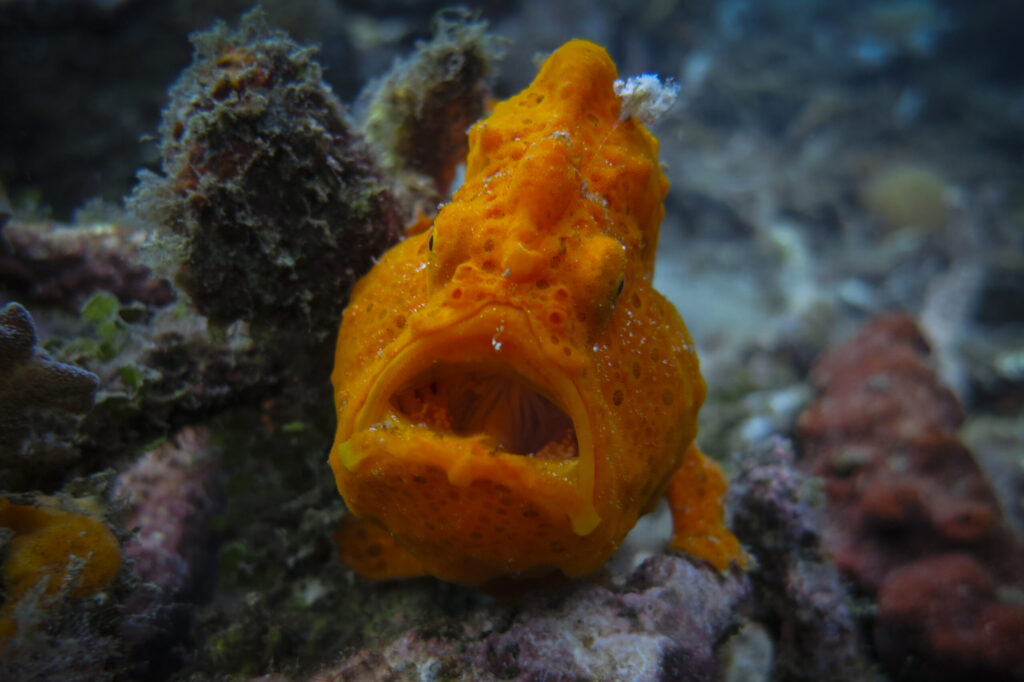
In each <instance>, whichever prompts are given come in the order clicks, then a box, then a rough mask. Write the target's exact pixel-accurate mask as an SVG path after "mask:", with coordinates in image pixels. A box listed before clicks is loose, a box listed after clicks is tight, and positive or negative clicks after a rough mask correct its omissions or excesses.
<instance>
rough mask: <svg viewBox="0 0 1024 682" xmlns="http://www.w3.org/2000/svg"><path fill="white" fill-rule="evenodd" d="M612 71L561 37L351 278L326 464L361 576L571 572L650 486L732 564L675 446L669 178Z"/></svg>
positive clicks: (688, 356) (684, 430) (682, 391)
mask: <svg viewBox="0 0 1024 682" xmlns="http://www.w3.org/2000/svg"><path fill="white" fill-rule="evenodd" d="M615 79H616V70H615V65H614V63H613V62H612V61H611V59H610V58H609V56H608V54H607V53H606V52H605V51H604V49H602V48H601V47H599V46H597V45H594V44H593V43H589V42H586V41H581V40H574V41H571V42H569V43H566V44H565V45H563V46H562V47H561V48H560V49H559V50H558V51H556V52H555V53H554V54H553V55H551V57H550V58H549V59H548V60H547V61H546V62H545V64H544V65H543V66H542V67H541V69H540V73H539V74H538V75H537V77H536V79H535V80H534V82H533V83H532V84H531V85H530V87H528V88H527V89H526V90H524V91H523V92H521V93H520V94H518V95H517V96H515V97H513V98H511V99H509V100H508V101H505V102H502V103H499V104H498V105H496V106H495V108H494V111H493V112H492V113H491V114H490V115H489V116H488V117H487V118H486V119H484V120H482V121H480V122H478V123H477V124H476V125H475V126H473V128H472V129H471V130H470V132H469V143H470V151H469V156H468V159H467V161H466V177H465V181H464V183H463V185H462V186H461V187H460V188H459V190H458V191H457V192H456V193H455V196H454V197H453V199H452V201H451V203H449V204H447V205H445V206H444V207H443V208H442V209H441V211H440V212H439V213H438V215H437V218H436V220H435V221H434V224H433V225H432V226H431V227H430V229H428V230H425V231H423V232H421V233H419V234H416V235H413V236H410V237H408V238H407V239H405V240H404V241H403V242H401V243H400V244H398V245H397V246H395V247H393V248H392V249H391V250H390V251H388V252H387V253H386V254H385V255H384V256H383V258H382V259H381V260H380V262H379V263H377V265H376V266H375V267H374V268H373V269H372V270H371V271H370V273H369V274H367V275H366V276H365V277H364V278H363V279H362V280H361V281H360V282H359V283H358V284H357V285H356V287H355V289H354V290H353V292H352V297H351V302H350V304H349V306H348V308H347V309H346V310H345V314H344V319H343V321H342V323H341V329H340V333H339V336H338V345H337V354H336V363H335V368H334V374H333V377H332V379H333V382H334V391H335V392H334V396H335V403H336V406H337V416H338V430H337V435H336V439H335V442H334V445H333V447H332V449H331V453H330V464H331V467H332V468H333V470H334V475H335V477H336V479H337V485H338V490H339V491H340V492H341V494H342V496H343V497H344V498H345V501H346V503H347V504H348V507H349V509H350V510H351V512H352V516H349V517H347V519H346V522H345V524H344V525H343V527H342V530H341V531H340V532H339V534H338V541H339V544H340V545H341V552H342V557H343V558H344V559H345V560H346V561H347V562H348V563H349V564H350V565H352V566H353V567H354V568H355V569H356V570H357V572H359V573H361V574H362V575H364V576H367V577H371V578H392V577H402V576H412V575H421V574H430V575H434V576H437V577H439V578H442V579H444V580H448V581H451V582H456V583H462V584H466V585H479V584H483V583H486V582H488V581H491V580H493V579H496V578H504V577H512V578H527V577H533V576H538V575H541V574H544V573H548V572H553V571H561V572H562V573H564V574H565V575H567V576H571V577H572V576H581V575H584V574H587V573H589V572H592V571H594V570H595V569H597V568H599V567H600V566H601V565H602V564H603V563H604V562H605V560H606V559H607V558H608V557H609V556H610V555H611V554H612V553H613V552H614V551H615V549H616V547H617V546H618V545H619V543H620V542H621V541H622V539H623V537H625V535H626V533H627V532H628V531H629V530H630V529H631V528H632V527H633V525H634V524H635V523H636V521H637V519H638V518H639V516H640V515H642V514H644V513H646V512H648V511H650V510H651V509H652V508H653V507H654V506H656V504H657V502H658V500H659V499H660V498H661V497H662V496H663V495H665V494H666V493H667V494H668V497H669V503H670V506H671V508H672V512H673V521H674V524H675V528H674V536H673V538H672V541H671V546H672V547H673V548H677V549H684V550H686V551H689V552H690V553H692V554H695V555H697V556H699V557H702V558H703V559H706V560H708V561H709V562H710V563H711V564H713V565H714V566H716V567H718V568H719V569H724V568H725V567H726V566H727V565H728V564H729V562H730V561H731V560H738V561H741V562H742V557H743V553H742V550H741V549H740V547H739V545H738V543H737V542H736V540H735V538H734V537H733V535H732V534H731V533H730V532H729V531H728V530H727V529H726V528H725V527H724V526H723V524H722V507H721V500H720V498H721V496H722V493H723V492H724V490H725V479H724V476H723V475H722V472H721V471H720V469H719V468H718V467H717V466H716V465H715V464H714V463H713V462H711V461H710V460H708V459H706V458H705V457H704V455H703V454H701V453H700V452H699V451H698V450H697V448H696V447H695V446H694V437H695V435H696V431H697V411H698V410H699V408H700V406H701V403H702V402H703V400H704V393H705V387H704V381H703V379H702V377H701V375H700V371H699V368H698V361H697V356H696V354H695V351H694V346H693V342H692V341H691V339H690V336H689V334H688V332H687V330H686V327H685V326H684V324H683V321H682V319H681V318H680V316H679V314H678V313H677V312H676V310H675V308H674V307H673V306H672V305H671V304H670V303H668V302H667V301H666V300H665V299H664V298H663V297H662V296H661V295H660V294H659V293H658V292H657V291H655V290H654V289H653V288H652V286H651V278H652V275H653V269H654V253H655V249H656V247H657V243H658V229H659V225H660V223H661V219H662V217H663V216H664V208H663V207H662V201H663V199H664V197H665V194H666V192H667V190H668V180H667V179H666V178H665V175H664V174H663V173H662V172H661V170H660V168H659V166H658V143H657V140H656V139H655V138H654V137H653V136H652V135H651V134H650V133H649V132H648V131H647V129H646V128H645V127H644V126H643V125H642V124H641V123H639V122H638V121H636V120H633V119H632V118H628V117H623V116H622V101H621V99H620V98H619V97H618V96H617V95H616V93H615V90H614V82H615Z"/></svg>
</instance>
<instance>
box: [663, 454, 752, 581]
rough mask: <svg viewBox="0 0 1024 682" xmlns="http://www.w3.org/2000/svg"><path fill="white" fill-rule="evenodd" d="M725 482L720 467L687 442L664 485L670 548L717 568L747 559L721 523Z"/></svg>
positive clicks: (741, 564)
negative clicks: (670, 526) (665, 485)
mask: <svg viewBox="0 0 1024 682" xmlns="http://www.w3.org/2000/svg"><path fill="white" fill-rule="evenodd" d="M727 484H728V481H727V480H726V478H725V474H724V473H723V472H722V469H721V468H720V467H719V466H718V464H716V463H715V462H713V461H712V460H710V459H708V457H707V456H705V455H704V453H703V452H701V451H700V450H699V449H698V448H697V446H696V445H695V444H694V445H691V446H690V448H689V449H688V450H687V451H686V454H685V455H684V456H683V463H682V465H681V466H680V467H679V469H678V470H677V471H676V472H675V474H673V475H672V478H671V479H670V480H669V484H668V491H667V493H666V494H667V496H668V505H669V509H670V510H671V511H672V539H671V540H670V541H669V548H670V549H680V550H683V551H684V552H688V553H690V554H693V555H694V556H697V557H700V558H701V559H704V560H706V561H707V562H708V563H710V564H711V565H712V566H714V567H715V568H717V569H718V570H719V571H724V570H725V569H727V568H728V567H729V564H730V562H733V561H735V562H737V563H738V564H739V565H740V566H744V565H746V564H747V562H748V561H749V559H748V557H747V554H746V552H744V551H743V548H742V547H741V546H740V543H739V541H738V540H737V539H736V536H735V535H733V534H732V532H731V531H729V529H728V528H726V527H725V524H724V523H723V518H722V517H723V505H722V503H723V500H722V498H723V496H724V495H725V489H726V486H727Z"/></svg>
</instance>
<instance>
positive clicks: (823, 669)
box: [729, 438, 871, 682]
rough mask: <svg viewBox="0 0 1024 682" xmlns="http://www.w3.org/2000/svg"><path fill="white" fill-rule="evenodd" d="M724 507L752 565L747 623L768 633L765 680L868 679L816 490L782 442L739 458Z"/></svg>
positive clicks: (767, 444) (855, 623) (770, 443)
mask: <svg viewBox="0 0 1024 682" xmlns="http://www.w3.org/2000/svg"><path fill="white" fill-rule="evenodd" d="M729 506H730V511H731V513H732V518H733V525H734V527H735V530H736V533H737V535H738V536H739V538H740V540H742V541H743V542H744V543H745V545H746V546H747V548H748V549H749V551H750V552H751V554H753V555H754V556H755V557H756V560H757V564H756V565H755V566H754V567H753V568H752V569H751V580H752V581H753V585H754V593H755V598H754V605H755V606H754V613H753V618H754V620H755V622H761V623H765V624H766V625H768V626H769V627H770V630H771V632H772V634H773V640H774V649H775V654H774V661H773V679H785V680H807V681H808V682H810V681H811V680H821V681H824V680H832V681H835V682H838V681H840V680H843V681H850V682H852V681H854V680H863V681H865V682H866V681H867V680H869V679H871V677H870V674H869V673H870V665H869V664H868V663H867V658H866V647H865V646H864V642H863V641H862V638H861V636H860V627H859V623H858V621H857V617H856V612H855V609H854V607H853V603H852V601H851V599H850V597H849V595H848V594H847V591H846V587H845V586H844V584H843V581H842V579H841V577H840V575H839V573H838V571H837V570H836V567H835V564H833V563H832V562H831V561H830V560H828V558H827V555H826V552H825V550H824V547H823V537H822V532H823V528H822V509H821V495H820V492H819V491H818V490H817V488H816V485H815V481H814V479H812V478H810V477H808V476H807V475H806V474H804V473H802V472H801V471H799V470H798V469H796V467H795V463H794V454H793V450H792V445H791V444H790V443H789V442H788V441H785V440H782V439H779V438H775V439H772V440H768V441H766V442H765V443H764V444H762V445H759V446H757V447H756V448H754V449H752V450H751V451H749V452H746V453H744V454H743V457H742V464H741V465H740V472H739V474H738V475H737V476H736V477H735V478H734V479H733V481H732V483H731V484H730V486H729Z"/></svg>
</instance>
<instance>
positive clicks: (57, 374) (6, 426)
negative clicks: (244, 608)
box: [0, 303, 98, 490]
mask: <svg viewBox="0 0 1024 682" xmlns="http://www.w3.org/2000/svg"><path fill="white" fill-rule="evenodd" d="M36 343H37V338H36V331H35V327H34V326H33V324H32V317H31V316H30V315H29V313H28V311H27V310H25V308H24V307H23V306H21V305H20V304H18V303H8V304H7V305H6V306H4V307H3V308H0V490H2V489H22V488H24V487H25V486H26V485H27V483H28V481H31V480H32V479H33V478H34V477H35V476H36V475H38V474H39V473H40V472H44V471H47V470H49V469H52V468H53V467H57V466H60V465H65V464H67V463H69V462H71V461H74V460H75V459H76V458H77V457H78V454H79V453H78V448H77V447H76V445H75V443H74V436H75V433H76V429H77V426H78V423H79V421H80V419H81V416H82V415H83V414H84V413H85V412H87V411H88V410H89V409H90V408H91V407H92V405H93V397H94V395H95V393H96V388H97V385H98V379H97V377H96V375H95V374H92V373H91V372H86V371H84V370H82V369H79V368H78V367H74V366H72V365H68V364H65V363H61V362H57V361H55V360H53V359H52V358H51V357H50V356H49V355H47V354H46V353H45V352H44V351H43V350H41V349H40V348H39V347H38V346H37V345H36Z"/></svg>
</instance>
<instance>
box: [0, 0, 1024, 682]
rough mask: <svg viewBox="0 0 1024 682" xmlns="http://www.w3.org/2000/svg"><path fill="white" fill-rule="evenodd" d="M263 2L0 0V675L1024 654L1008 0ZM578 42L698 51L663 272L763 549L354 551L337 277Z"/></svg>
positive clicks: (933, 665)
mask: <svg viewBox="0 0 1024 682" xmlns="http://www.w3.org/2000/svg"><path fill="white" fill-rule="evenodd" d="M251 8H252V4H251V3H250V2H231V1H225V2H189V1H182V2H142V1H141V0H119V1H118V0H110V1H105V2H103V1H89V0H54V1H51V2H30V1H27V0H26V1H18V0H8V1H5V2H0V72H2V73H0V306H2V307H0V562H2V564H0V571H2V581H3V582H2V590H3V592H2V599H3V602H2V606H0V679H4V680H8V679H9V680H50V679H52V680H103V679H112V680H134V679H180V680H186V679H188V680H227V679H230V680H243V679H266V680H307V679H315V680H364V679H365V680H377V679H392V680H406V679H409V680H475V679H503V680H583V679H586V680H730V681H738V680H962V679H976V680H1024V570H1022V569H1021V566H1022V565H1024V563H1022V560H1024V542H1022V540H1021V534H1022V533H1024V70H1022V68H1021V64H1022V63H1024V47H1022V45H1024V41H1022V40H1021V38H1022V37H1024V33H1022V32H1021V28H1020V27H1021V26H1022V25H1024V4H1022V3H1018V2H1000V1H997V0H989V1H980V2H968V1H967V0H947V1H945V2H938V1H927V0H893V1H888V2H882V1H877V2H871V1H868V0H862V1H859V2H843V3H837V2H829V1H827V0H787V1H783V0H775V1H772V0H747V1H742V0H719V1H711V0H695V1H691V2H675V1H673V0H647V1H639V2H628V1H626V0H621V1H607V2H584V1H582V0H567V1H565V2H540V1H534V0H524V1H522V2H497V1H496V2H482V3H476V4H471V5H466V6H460V7H453V6H451V4H450V3H440V2H416V1H415V0H395V1H394V2H387V1H382V2H371V1H351V2H341V1H331V0H319V1H317V0H299V1H293V2H273V1H268V2H264V3H263V4H262V10H260V11H257V12H254V13H249V11H250V9H251ZM218 22H221V23H218ZM190 36H191V38H190ZM571 38H586V39H588V40H592V41H594V42H596V43H598V44H599V45H602V46H604V47H605V48H606V49H607V50H608V52H609V53H610V55H611V56H612V58H613V59H614V60H615V62H616V64H617V67H618V71H619V74H620V76H622V77H626V76H632V75H638V74H641V73H656V74H659V75H660V76H661V77H662V78H666V79H667V78H671V79H673V80H674V81H675V82H676V83H677V84H678V85H679V86H680V92H679V97H678V101H677V102H676V104H675V106H674V107H673V108H672V109H670V110H669V111H668V112H667V113H665V114H664V115H662V116H661V117H660V119H659V120H657V121H656V122H655V123H653V124H652V125H651V126H650V129H651V131H652V133H653V134H654V135H655V136H656V137H657V138H658V140H659V143H660V151H659V153H660V160H661V162H662V164H663V167H664V170H665V173H666V175H667V176H668V178H669V180H670V182H671V187H670V189H669V193H668V196H667V197H666V199H665V211H666V215H665V219H664V221H663V222H662V227H661V238H660V244H659V247H658V255H657V263H656V270H655V277H654V285H655V287H656V288H657V289H658V290H659V291H661V292H662V293H664V294H665V296H666V297H667V298H668V299H669V300H670V301H671V302H672V303H673V304H674V305H675V306H676V307H677V308H678V310H679V312H680V314H681V315H682V317H683V319H684V320H685V321H686V325H687V327H688V329H689V332H690V334H691V335H692V337H693V340H694V342H695V344H696V346H697V350H698V354H699V357H700V360H701V371H702V373H703V374H704V378H705V380H706V382H707V385H708V395H707V400H706V402H705V404H704V407H703V409H702V410H701V412H700V421H699V429H700V431H699V436H698V441H699V443H700V446H701V449H702V450H703V451H704V452H706V453H707V454H708V455H709V456H711V457H712V458H714V459H715V460H717V461H718V462H719V463H720V464H721V465H722V466H723V468H724V469H725V471H726V472H727V474H728V476H729V479H730V484H729V489H728V492H727V498H726V512H727V525H728V526H729V527H730V528H731V529H732V530H733V531H734V532H735V534H736V536H737V537H738V539H739V540H740V542H741V543H742V544H743V546H744V547H745V548H746V550H747V552H748V553H749V554H750V556H751V558H752V560H751V562H750V564H749V565H748V566H746V567H745V568H740V567H735V566H734V567H733V568H732V569H731V570H730V571H727V572H724V573H720V572H718V571H716V570H715V569H714V568H712V567H710V566H709V565H707V564H706V563H705V562H703V561H700V560H698V559H696V558H694V557H691V556H689V555H687V554H685V553H683V552H679V551H666V549H665V544H666V542H667V539H668V535H669V529H668V525H669V521H668V515H669V514H668V510H667V509H666V508H665V507H664V505H663V506H662V507H661V508H659V509H658V510H656V511H655V512H654V513H653V514H651V515H650V516H648V517H645V518H643V519H642V520H641V521H640V523H639V524H638V525H637V528H636V529H635V530H634V532H633V533H632V534H630V536H628V538H627V539H626V541H625V542H624V543H623V545H622V547H621V548H620V549H619V551H618V552H617V553H616V554H615V555H614V556H613V558H612V559H611V560H610V561H609V563H608V564H607V565H606V567H605V568H603V569H601V570H600V571H599V572H597V573H596V574H594V575H592V576H589V577H587V578H584V579H578V580H573V581H566V582H563V583H560V584H555V585H544V586H536V587H533V588H531V589H528V590H523V591H516V592H514V593H512V594H498V595H495V594H493V593H489V592H485V591H480V590H474V589H471V588H465V587H460V586H456V585H451V584H448V583H444V582H441V581H438V580H435V579H432V578H416V579H412V580H405V581H390V582H382V583H376V582H371V581H368V580H366V579H364V578H361V577H359V576H357V575H355V574H354V573H353V571H352V570H351V569H350V568H348V567H347V566H346V565H345V564H344V563H342V562H341V561H340V560H339V557H338V549H337V546H336V543H335V535H336V533H337V532H338V529H339V527H340V524H341V522H342V519H343V518H345V517H346V514H347V512H346V508H345V504H344V502H343V500H342V499H341V497H340V496H339V495H338V492H337V489H336V486H335V480H334V477H333V476H332V474H331V471H330V469H329V467H328V466H327V461H326V460H327V453H328V450H329V448H330V446H331V442H332V438H333V434H334V429H335V414H334V411H333V403H332V390H331V385H330V375H331V370H332V363H333V353H334V342H335V336H336V334H337V326H338V323H339V321H340V319H341V314H342V311H343V310H344V308H345V305H346V302H347V300H348V295H349V291H350V289H351V287H352V285H353V283H354V282H355V281H356V280H357V279H358V278H359V277H360V276H361V275H362V274H364V273H365V272H366V271H367V270H368V269H369V267H370V266H371V265H372V264H373V263H374V262H375V261H376V260H377V259H378V258H379V257H380V255H381V254H382V253H383V252H384V251H385V250H386V249H387V248H388V247H389V246H391V245H392V244H394V243H395V242H396V241H398V240H399V239H400V238H401V235H402V234H403V232H404V230H405V229H406V228H407V227H408V226H409V225H410V224H411V223H413V222H414V221H415V220H416V218H417V217H419V216H426V217H432V216H433V215H434V213H436V211H437V207H438V204H439V203H441V202H445V201H448V200H449V199H450V195H451V192H452V191H453V184H454V183H457V181H458V177H459V174H460V173H461V169H460V164H461V163H462V161H463V160H464V158H465V154H466V142H465V136H464V133H465V131H466V129H467V128H468V127H469V126H470V125H471V124H472V123H473V122H474V121H476V120H478V119H479V118H481V117H483V116H485V115H486V114H487V112H488V111H489V110H490V107H491V106H492V104H493V102H494V101H496V100H502V99H506V98H508V97H510V96H512V95H514V94H515V93H516V92H518V91H520V90H521V89H522V88H524V87H525V86H526V85H527V84H528V83H529V82H530V81H531V79H532V78H533V76H534V75H535V74H536V71H537V65H538V64H539V59H538V56H539V57H540V58H543V57H544V56H546V55H547V54H549V53H551V52H552V51H553V50H555V49H556V48H557V47H558V46H559V45H561V44H562V43H564V42H565V41H567V40H569V39H571Z"/></svg>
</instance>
